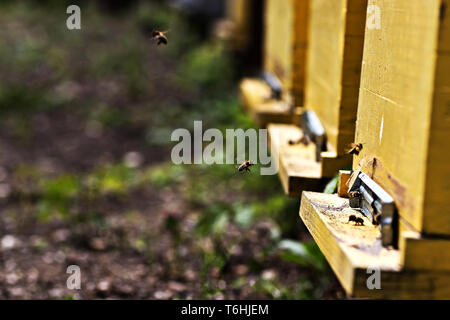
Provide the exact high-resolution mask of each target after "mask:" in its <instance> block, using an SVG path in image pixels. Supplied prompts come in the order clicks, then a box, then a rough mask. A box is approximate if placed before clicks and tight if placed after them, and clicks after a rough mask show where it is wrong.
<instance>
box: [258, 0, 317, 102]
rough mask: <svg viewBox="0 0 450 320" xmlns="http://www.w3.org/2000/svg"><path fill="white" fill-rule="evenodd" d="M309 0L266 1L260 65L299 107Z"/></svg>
mask: <svg viewBox="0 0 450 320" xmlns="http://www.w3.org/2000/svg"><path fill="white" fill-rule="evenodd" d="M309 1H310V0H283V1H279V0H266V4H265V5H266V7H265V29H264V30H265V34H264V38H265V41H264V43H265V49H264V68H265V69H266V70H267V71H270V72H272V73H273V74H275V75H276V76H277V77H278V78H279V79H280V80H281V82H282V84H283V89H284V90H285V92H287V93H288V94H292V96H293V103H294V105H295V106H303V96H304V78H305V67H306V49H307V25H308V12H309V8H308V5H309Z"/></svg>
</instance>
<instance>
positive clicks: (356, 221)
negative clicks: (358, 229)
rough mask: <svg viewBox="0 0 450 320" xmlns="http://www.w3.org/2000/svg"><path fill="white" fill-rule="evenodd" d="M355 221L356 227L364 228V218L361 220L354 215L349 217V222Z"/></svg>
mask: <svg viewBox="0 0 450 320" xmlns="http://www.w3.org/2000/svg"><path fill="white" fill-rule="evenodd" d="M350 221H353V222H354V223H355V226H363V225H364V220H363V219H362V218H359V217H357V216H355V215H354V214H352V215H351V216H350V217H348V222H350Z"/></svg>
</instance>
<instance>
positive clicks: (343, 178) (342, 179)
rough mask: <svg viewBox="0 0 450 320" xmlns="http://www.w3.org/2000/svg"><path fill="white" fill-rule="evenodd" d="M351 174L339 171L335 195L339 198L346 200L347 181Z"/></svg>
mask: <svg viewBox="0 0 450 320" xmlns="http://www.w3.org/2000/svg"><path fill="white" fill-rule="evenodd" d="M351 174H352V172H351V171H350V170H339V178H338V187H337V194H338V196H339V197H343V198H348V181H349V180H350V176H351Z"/></svg>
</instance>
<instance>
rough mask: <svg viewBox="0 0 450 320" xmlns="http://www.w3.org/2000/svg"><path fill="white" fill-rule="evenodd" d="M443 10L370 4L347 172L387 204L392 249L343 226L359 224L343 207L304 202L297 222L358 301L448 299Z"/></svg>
mask: <svg viewBox="0 0 450 320" xmlns="http://www.w3.org/2000/svg"><path fill="white" fill-rule="evenodd" d="M449 5H450V1H449V0H427V1H423V0H369V1H368V15H367V25H366V31H365V44H364V55H363V63H362V74H361V85H360V89H359V104H358V114H357V124H356V134H355V140H356V142H360V143H363V149H362V150H361V152H360V153H359V155H355V157H354V161H353V170H354V171H355V172H359V171H361V172H363V173H365V174H366V175H368V176H369V177H371V178H372V179H373V180H374V181H375V182H376V183H378V185H379V186H380V187H382V188H383V189H384V190H385V191H386V192H387V193H388V194H389V195H390V196H391V197H392V198H393V200H394V202H395V207H396V210H397V213H398V216H397V217H398V225H399V227H398V229H399V230H398V232H399V238H398V243H397V244H398V249H394V248H386V247H383V246H382V245H381V240H380V239H381V237H382V234H381V233H380V230H379V229H378V228H376V227H374V226H372V225H371V224H370V221H366V222H367V223H366V225H365V226H361V227H355V226H353V225H352V224H348V215H349V214H356V215H358V212H357V211H355V210H353V209H351V208H348V199H346V198H343V197H338V196H337V195H325V194H319V193H311V192H304V193H303V197H302V204H301V208H300V215H301V217H302V219H303V221H304V222H305V224H306V225H307V227H308V229H309V230H310V232H311V234H312V235H313V237H314V238H315V240H316V241H317V243H318V244H319V247H320V248H321V250H322V251H323V253H324V254H325V256H326V257H327V259H328V261H329V262H330V265H331V266H332V268H333V270H334V271H335V272H336V275H337V276H338V278H339V280H340V281H341V283H342V285H343V286H344V288H345V289H346V291H347V292H348V293H350V294H353V295H355V296H365V297H381V298H446V299H448V298H450V237H449V236H450V208H449V207H448V205H447V203H446V201H447V200H448V199H450V165H449V161H448V157H449V156H450V112H449V110H450V108H449V106H450V90H449V88H450V73H449V71H450V54H449V53H450V15H449V14H450V13H449V12H448V11H446V9H447V8H448V6H449ZM337 140H338V144H339V139H337ZM343 185H344V184H343ZM344 189H345V187H344ZM339 193H340V194H343V193H345V192H343V191H342V190H340V191H339ZM339 208H340V210H338V209H339ZM370 266H371V267H378V268H379V269H381V274H382V277H381V289H380V290H369V289H368V287H367V284H366V281H367V277H368V274H367V268H368V267H370Z"/></svg>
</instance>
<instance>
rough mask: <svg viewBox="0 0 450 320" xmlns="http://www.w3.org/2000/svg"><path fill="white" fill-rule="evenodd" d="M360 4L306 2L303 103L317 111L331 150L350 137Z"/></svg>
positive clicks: (341, 149)
mask: <svg viewBox="0 0 450 320" xmlns="http://www.w3.org/2000/svg"><path fill="white" fill-rule="evenodd" d="M366 8H367V1H366V0H333V1H329V0H315V1H312V2H311V4H310V23H309V35H308V39H309V42H308V46H309V49H308V53H307V73H306V89H305V106H306V108H307V109H310V110H313V111H315V112H316V114H317V115H318V117H319V119H320V121H321V122H322V125H323V126H324V128H325V131H326V134H327V137H328V140H329V144H330V147H331V150H332V151H333V152H335V153H336V154H337V155H342V154H344V153H345V149H346V147H347V146H348V144H349V143H351V142H352V141H353V138H354V130H355V120H356V109H357V106H358V88H359V82H360V71H361V61H362V51H363V43H364V27H365V18H366Z"/></svg>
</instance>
